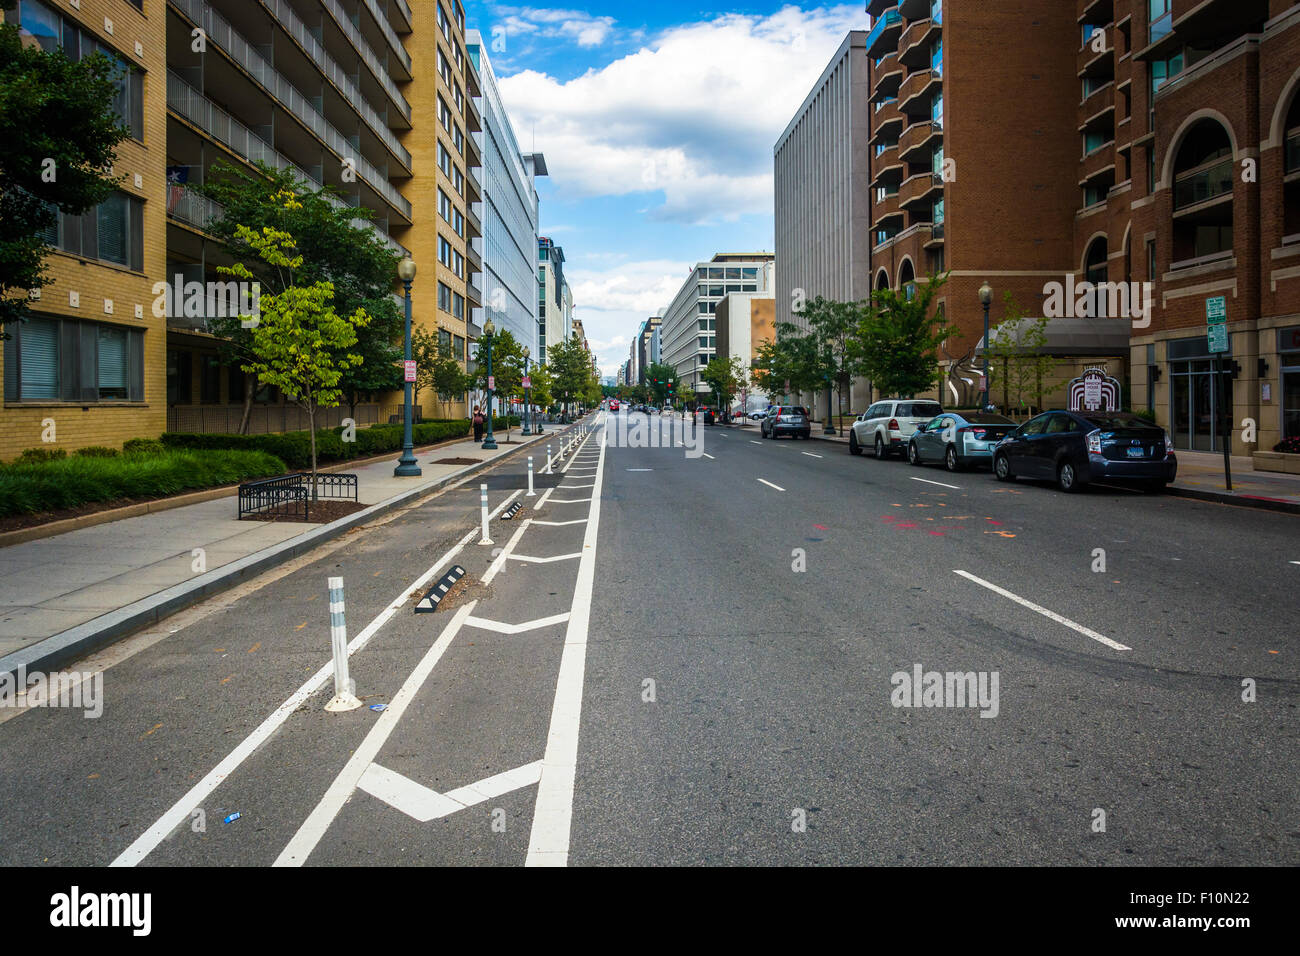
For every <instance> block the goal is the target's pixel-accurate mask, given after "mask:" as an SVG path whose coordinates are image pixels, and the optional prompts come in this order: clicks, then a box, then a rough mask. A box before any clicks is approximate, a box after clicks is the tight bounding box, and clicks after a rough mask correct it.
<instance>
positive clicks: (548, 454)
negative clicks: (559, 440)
mask: <svg viewBox="0 0 1300 956" xmlns="http://www.w3.org/2000/svg"><path fill="white" fill-rule="evenodd" d="M546 473H547V474H548V475H553V474H555V472H554V470H552V468H551V445H550V443H549V442H547V445H546Z"/></svg>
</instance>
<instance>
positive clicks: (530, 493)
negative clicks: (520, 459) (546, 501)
mask: <svg viewBox="0 0 1300 956" xmlns="http://www.w3.org/2000/svg"><path fill="white" fill-rule="evenodd" d="M524 497H525V498H535V497H537V492H535V491H533V456H532V455H529V456H528V494H526V495H525V496H524Z"/></svg>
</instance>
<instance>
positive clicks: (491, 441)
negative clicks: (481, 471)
mask: <svg viewBox="0 0 1300 956" xmlns="http://www.w3.org/2000/svg"><path fill="white" fill-rule="evenodd" d="M496 330H497V329H496V326H495V325H493V324H492V320H491V319H488V320H487V321H486V322H484V323H483V338H484V340H485V341H486V343H487V385H488V389H487V435H486V436H485V437H484V439H483V446H482V447H483V450H484V451H494V450H495V449H496V447H497V442H496V439H495V438H493V437H492V393H493V391H495V389H493V388H492V334H493V333H494V332H496Z"/></svg>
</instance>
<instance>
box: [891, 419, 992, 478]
mask: <svg viewBox="0 0 1300 956" xmlns="http://www.w3.org/2000/svg"><path fill="white" fill-rule="evenodd" d="M1015 428H1016V423H1015V422H1013V421H1012V420H1011V419H1009V418H1006V417H1004V416H1002V415H995V414H993V413H992V412H971V413H970V415H969V416H964V415H959V414H958V413H957V412H945V413H944V414H942V415H937V416H935V417H934V418H932V419H930V421H928V422H926V423H925V424H924V425H920V426H918V427H917V429H916V431H914V432H912V437H911V438H909V439H908V440H907V460H908V461H910V462H911V463H912V464H914V465H929V464H937V463H940V462H941V463H943V465H944V466H945V467H946V468H947V469H948V470H949V471H961V470H962V469H963V468H969V467H971V466H972V465H987V464H989V463H990V462H991V461H992V460H993V446H995V445H996V444H997V443H998V442H999V441H1001V440H1002V439H1003V438H1005V437H1006V436H1007V435H1009V434H1010V433H1011V432H1013V431H1015Z"/></svg>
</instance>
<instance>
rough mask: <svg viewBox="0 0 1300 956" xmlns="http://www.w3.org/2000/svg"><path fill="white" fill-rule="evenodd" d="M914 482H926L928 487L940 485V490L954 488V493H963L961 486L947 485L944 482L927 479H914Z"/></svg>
mask: <svg viewBox="0 0 1300 956" xmlns="http://www.w3.org/2000/svg"><path fill="white" fill-rule="evenodd" d="M909 477H910V476H909ZM912 480H913V481H922V482H925V483H926V484H927V485H938V486H939V487H940V488H952V489H953V490H954V491H961V486H960V485H945V484H944V483H943V482H942V481H930V480H929V479H927V478H912Z"/></svg>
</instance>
